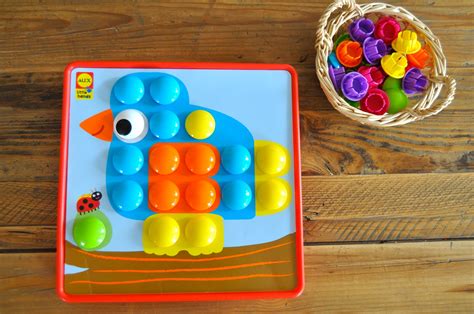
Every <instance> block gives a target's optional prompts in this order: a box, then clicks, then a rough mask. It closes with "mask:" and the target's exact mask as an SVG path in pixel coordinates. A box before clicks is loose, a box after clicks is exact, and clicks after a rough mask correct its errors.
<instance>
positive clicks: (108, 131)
mask: <svg viewBox="0 0 474 314" xmlns="http://www.w3.org/2000/svg"><path fill="white" fill-rule="evenodd" d="M80 127H81V128H83V129H84V131H86V132H87V133H89V134H90V135H92V136H95V137H97V138H98V139H101V140H103V141H107V142H111V141H112V135H113V132H114V116H113V114H112V110H110V109H107V110H104V111H102V112H99V113H98V114H95V115H93V116H92V117H90V118H87V119H86V120H84V121H82V122H81V124H80Z"/></svg>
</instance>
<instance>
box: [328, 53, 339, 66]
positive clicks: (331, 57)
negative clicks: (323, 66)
mask: <svg viewBox="0 0 474 314" xmlns="http://www.w3.org/2000/svg"><path fill="white" fill-rule="evenodd" d="M328 62H329V64H330V65H332V67H333V68H335V69H338V68H340V67H341V64H340V63H339V61H338V60H337V57H336V54H335V53H334V52H331V54H330V55H329V57H328Z"/></svg>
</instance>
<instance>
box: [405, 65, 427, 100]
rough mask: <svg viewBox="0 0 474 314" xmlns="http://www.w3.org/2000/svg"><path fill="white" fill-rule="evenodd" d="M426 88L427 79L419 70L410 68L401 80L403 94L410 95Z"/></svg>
mask: <svg viewBox="0 0 474 314" xmlns="http://www.w3.org/2000/svg"><path fill="white" fill-rule="evenodd" d="M427 86H428V79H427V78H426V76H425V75H423V73H421V71H420V69H417V68H412V69H411V70H409V71H408V72H407V73H406V74H405V76H404V77H403V80H402V88H403V91H404V92H405V94H408V95H411V94H416V93H421V92H423V91H424V90H425V89H426V87H427Z"/></svg>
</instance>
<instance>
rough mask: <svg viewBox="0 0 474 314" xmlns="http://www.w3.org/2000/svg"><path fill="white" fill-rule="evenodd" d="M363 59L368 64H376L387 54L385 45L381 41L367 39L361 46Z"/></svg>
mask: <svg viewBox="0 0 474 314" xmlns="http://www.w3.org/2000/svg"><path fill="white" fill-rule="evenodd" d="M362 49H363V51H364V57H365V60H367V62H369V63H370V64H376V63H377V62H379V61H380V59H382V57H383V56H385V55H386V54H387V45H385V43H384V42H383V40H382V39H375V38H372V37H367V38H366V39H365V40H364V43H363V44H362Z"/></svg>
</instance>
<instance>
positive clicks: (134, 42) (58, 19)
mask: <svg viewBox="0 0 474 314" xmlns="http://www.w3.org/2000/svg"><path fill="white" fill-rule="evenodd" d="M38 2H39V1H38ZM387 2H389V3H393V4H398V5H399V4H400V3H399V2H397V1H387ZM329 3H330V1H318V2H313V3H308V2H303V1H301V2H299V3H295V2H291V1H286V2H276V1H268V2H253V1H248V2H227V3H220V2H219V3H217V2H207V1H195V2H174V1H160V2H134V3H132V2H129V3H123V4H120V5H116V2H114V1H104V2H101V3H98V2H95V1H91V0H89V1H81V2H80V3H74V5H73V6H72V5H68V4H65V3H62V2H59V1H58V2H53V1H50V2H46V3H43V2H40V3H39V4H38V3H31V2H27V1H6V2H3V4H2V5H1V7H0V12H2V16H1V17H2V18H1V24H0V27H1V29H2V30H3V31H2V32H1V34H2V35H1V37H0V46H2V47H3V49H2V52H1V53H0V60H2V61H1V63H0V68H4V69H5V70H6V71H8V72H26V71H31V69H33V70H32V71H34V72H40V71H60V70H61V69H62V68H63V67H64V65H65V64H66V63H68V62H70V61H71V60H77V59H114V60H117V59H137V58H139V59H141V60H155V59H157V58H159V59H162V60H188V61H196V60H199V61H246V62H249V61H250V62H267V63H268V62H283V63H296V62H298V61H299V60H301V61H304V60H307V61H309V63H312V60H311V59H313V60H314V58H312V57H310V58H308V56H309V55H311V56H312V55H313V48H312V47H313V36H314V32H315V29H316V23H317V21H318V19H319V16H320V15H321V13H322V11H323V9H324V8H326V6H327V5H328V4H329ZM406 8H407V9H408V10H411V11H413V12H414V13H415V14H416V16H417V17H419V18H420V19H421V20H423V21H425V22H426V23H427V24H428V25H429V26H430V27H431V28H432V30H433V32H434V33H435V34H438V36H439V37H440V39H441V42H443V44H444V45H443V47H444V49H445V52H446V54H447V55H448V60H449V66H450V67H463V66H465V65H472V64H473V62H472V54H471V53H470V51H469V50H467V49H459V48H460V47H465V46H466V44H467V42H469V41H470V35H469V30H470V28H471V27H472V10H473V9H472V8H473V3H472V1H457V2H456V4H454V3H451V2H449V1H436V2H432V1H412V2H411V3H410V4H407V5H406ZM31 51H35V52H36V54H35V56H36V57H32V54H31Z"/></svg>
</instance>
